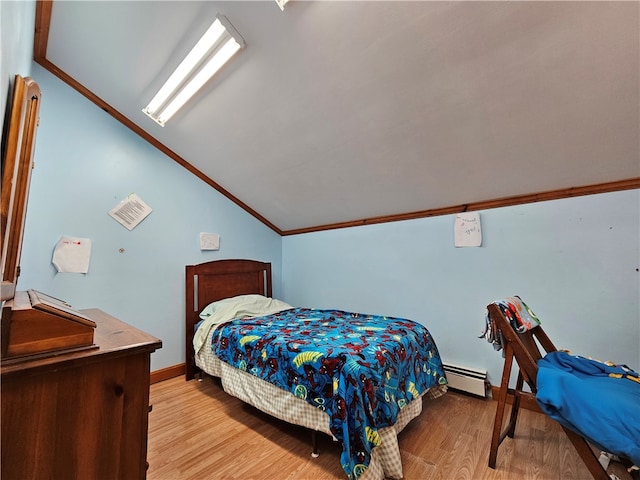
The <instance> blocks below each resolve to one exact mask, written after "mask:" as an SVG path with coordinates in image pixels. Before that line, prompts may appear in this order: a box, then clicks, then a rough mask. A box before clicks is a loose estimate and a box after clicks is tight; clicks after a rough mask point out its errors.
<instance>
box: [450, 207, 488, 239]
mask: <svg viewBox="0 0 640 480" xmlns="http://www.w3.org/2000/svg"><path fill="white" fill-rule="evenodd" d="M454 244H455V246H456V247H479V246H481V245H482V228H481V226H480V214H479V213H478V212H465V213H459V214H457V215H456V221H455V225H454Z"/></svg>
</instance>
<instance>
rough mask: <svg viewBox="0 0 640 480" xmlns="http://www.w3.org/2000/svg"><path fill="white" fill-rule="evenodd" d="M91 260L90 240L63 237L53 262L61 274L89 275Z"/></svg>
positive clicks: (56, 248) (54, 254)
mask: <svg viewBox="0 0 640 480" xmlns="http://www.w3.org/2000/svg"><path fill="white" fill-rule="evenodd" d="M90 258H91V239H90V238H77V237H61V238H60V240H58V243H57V244H56V246H55V249H54V250H53V259H52V260H51V262H52V263H53V265H54V266H55V267H56V269H57V270H58V272H60V273H87V272H88V271H89V259H90Z"/></svg>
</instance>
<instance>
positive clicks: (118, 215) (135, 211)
mask: <svg viewBox="0 0 640 480" xmlns="http://www.w3.org/2000/svg"><path fill="white" fill-rule="evenodd" d="M152 211H153V210H152V209H151V207H150V206H149V205H147V204H146V203H144V202H143V201H142V199H141V198H140V197H139V196H137V195H136V194H135V193H130V194H129V196H128V197H127V198H125V199H124V200H123V201H121V202H120V203H119V204H118V205H116V206H115V207H113V208H112V209H111V210H109V215H111V217H113V218H114V219H115V220H116V222H118V223H119V224H120V225H122V226H123V227H125V228H126V229H127V230H133V229H134V228H135V227H137V226H138V224H139V223H140V222H141V221H142V220H144V219H145V218H147V216H148V215H149V214H150V213H151V212H152Z"/></svg>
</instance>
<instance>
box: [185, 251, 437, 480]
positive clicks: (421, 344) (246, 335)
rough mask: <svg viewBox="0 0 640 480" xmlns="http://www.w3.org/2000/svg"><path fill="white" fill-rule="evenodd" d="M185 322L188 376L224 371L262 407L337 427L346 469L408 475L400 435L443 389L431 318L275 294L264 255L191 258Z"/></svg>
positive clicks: (364, 478) (327, 428)
mask: <svg viewBox="0 0 640 480" xmlns="http://www.w3.org/2000/svg"><path fill="white" fill-rule="evenodd" d="M256 305H257V307H255V306H256ZM254 310H255V311H254ZM265 312H266V313H265ZM249 317H255V318H249ZM185 331H186V345H185V347H186V379H187V380H190V379H192V378H194V376H195V375H196V373H201V372H204V373H206V374H208V375H211V376H214V377H219V378H220V381H221V384H222V387H223V388H224V390H225V391H226V392H227V393H229V394H231V395H233V396H235V397H237V398H239V399H241V400H242V401H244V402H246V403H248V404H250V405H253V406H254V407H256V408H258V409H259V410H261V411H263V412H265V413H268V414H270V415H272V416H274V417H276V418H279V419H281V420H284V421H286V422H289V423H292V424H295V425H300V426H303V427H306V428H308V429H310V430H311V431H312V432H323V433H325V434H327V435H330V436H332V437H333V438H334V440H336V441H339V442H340V443H341V445H342V448H343V451H342V454H341V457H340V462H341V465H342V467H343V470H344V471H345V474H346V476H347V477H348V478H353V479H356V478H358V479H360V480H379V479H383V478H393V479H401V478H403V473H402V461H401V458H400V450H399V447H398V440H397V435H398V433H400V431H402V429H403V428H404V427H405V426H406V425H407V424H408V423H409V422H410V421H411V420H412V419H413V418H415V417H417V416H418V415H419V414H420V413H421V412H422V401H423V398H437V397H439V396H440V395H442V394H444V393H445V392H446V378H445V375H444V371H443V369H442V362H441V359H440V356H439V354H438V350H437V347H436V345H435V342H434V341H433V339H432V338H431V335H430V334H429V332H428V330H427V329H426V328H425V327H424V326H422V325H420V324H418V323H416V322H412V321H410V320H406V319H400V318H393V317H383V316H379V315H365V314H360V313H354V312H344V311H340V310H319V309H309V308H304V307H294V306H291V305H288V304H286V303H284V302H281V301H279V300H277V299H273V298H272V287H271V265H270V264H269V263H265V262H259V261H254V260H218V261H212V262H207V263H202V264H199V265H189V266H187V267H186V325H185ZM314 452H315V446H314Z"/></svg>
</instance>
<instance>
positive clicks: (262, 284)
mask: <svg viewBox="0 0 640 480" xmlns="http://www.w3.org/2000/svg"><path fill="white" fill-rule="evenodd" d="M185 273H186V302H185V304H186V316H185V320H186V323H185V337H186V350H185V352H186V379H187V380H191V379H192V378H193V377H194V374H195V373H196V366H195V363H194V358H193V356H194V352H193V334H194V328H195V325H196V323H198V322H199V321H200V317H199V314H200V312H201V311H202V310H203V309H204V307H206V306H207V305H209V304H210V303H211V302H215V301H218V300H222V299H223V298H229V297H235V296H236V295H247V294H252V293H256V294H260V295H264V296H265V297H271V296H272V293H271V264H270V263H266V262H259V261H256V260H214V261H212V262H206V263H201V264H199V265H187V266H186V267H185Z"/></svg>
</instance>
